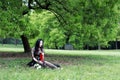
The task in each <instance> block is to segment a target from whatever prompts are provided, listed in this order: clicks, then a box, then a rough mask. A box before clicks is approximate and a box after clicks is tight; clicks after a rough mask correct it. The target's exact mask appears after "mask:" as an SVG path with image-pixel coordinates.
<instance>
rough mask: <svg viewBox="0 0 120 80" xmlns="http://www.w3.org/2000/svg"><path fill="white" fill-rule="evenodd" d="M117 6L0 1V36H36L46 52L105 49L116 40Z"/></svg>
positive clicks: (106, 1)
mask: <svg viewBox="0 0 120 80" xmlns="http://www.w3.org/2000/svg"><path fill="white" fill-rule="evenodd" d="M18 2H19V3H18ZM8 5H9V6H8ZM119 5H120V1H119V0H74V1H73V0H64V1H63V0H23V1H22V0H16V1H14V0H6V1H2V0H1V1H0V11H1V13H0V15H1V16H2V17H1V18H0V21H1V22H0V24H1V25H0V33H1V35H0V36H1V37H5V36H14V37H15V36H16V37H18V36H20V35H25V36H27V37H29V38H35V37H36V36H38V37H41V38H43V39H44V40H45V45H47V46H48V48H60V47H63V46H64V45H65V44H72V45H73V46H74V48H75V49H82V48H83V47H84V46H86V45H88V46H107V45H108V42H109V41H111V40H115V38H116V36H117V32H118V25H119V21H120V16H119V14H120V9H119V8H120V6H119ZM32 11H33V14H31V13H32ZM43 15H44V16H43ZM8 27H9V28H8Z"/></svg>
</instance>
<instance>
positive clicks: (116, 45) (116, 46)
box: [115, 38, 118, 49]
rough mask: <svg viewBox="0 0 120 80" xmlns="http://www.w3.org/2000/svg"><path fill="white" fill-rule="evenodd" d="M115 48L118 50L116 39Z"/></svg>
mask: <svg viewBox="0 0 120 80" xmlns="http://www.w3.org/2000/svg"><path fill="white" fill-rule="evenodd" d="M115 48H116V49H118V44H117V38H116V41H115Z"/></svg>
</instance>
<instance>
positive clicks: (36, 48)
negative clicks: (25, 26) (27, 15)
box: [35, 39, 43, 51]
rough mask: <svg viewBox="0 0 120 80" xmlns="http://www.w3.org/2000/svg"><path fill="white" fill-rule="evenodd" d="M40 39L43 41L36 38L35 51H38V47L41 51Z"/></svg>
mask: <svg viewBox="0 0 120 80" xmlns="http://www.w3.org/2000/svg"><path fill="white" fill-rule="evenodd" d="M40 41H43V40H42V39H38V40H37V41H36V43H35V51H38V48H40V49H41V51H43V44H42V46H41V47H40Z"/></svg>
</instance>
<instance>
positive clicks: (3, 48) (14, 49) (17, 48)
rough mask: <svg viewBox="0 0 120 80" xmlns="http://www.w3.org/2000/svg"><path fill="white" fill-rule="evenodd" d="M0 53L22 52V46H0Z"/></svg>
mask: <svg viewBox="0 0 120 80" xmlns="http://www.w3.org/2000/svg"><path fill="white" fill-rule="evenodd" d="M0 51H1V52H23V51H24V49H23V45H13V44H4V45H2V44H0Z"/></svg>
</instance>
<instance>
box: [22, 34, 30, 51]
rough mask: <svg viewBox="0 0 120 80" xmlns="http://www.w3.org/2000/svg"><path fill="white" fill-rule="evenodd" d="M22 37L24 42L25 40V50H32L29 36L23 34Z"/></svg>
mask: <svg viewBox="0 0 120 80" xmlns="http://www.w3.org/2000/svg"><path fill="white" fill-rule="evenodd" d="M21 39H22V42H23V47H24V52H25V53H28V52H30V51H31V49H30V45H29V42H28V38H27V37H26V36H25V35H21Z"/></svg>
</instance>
